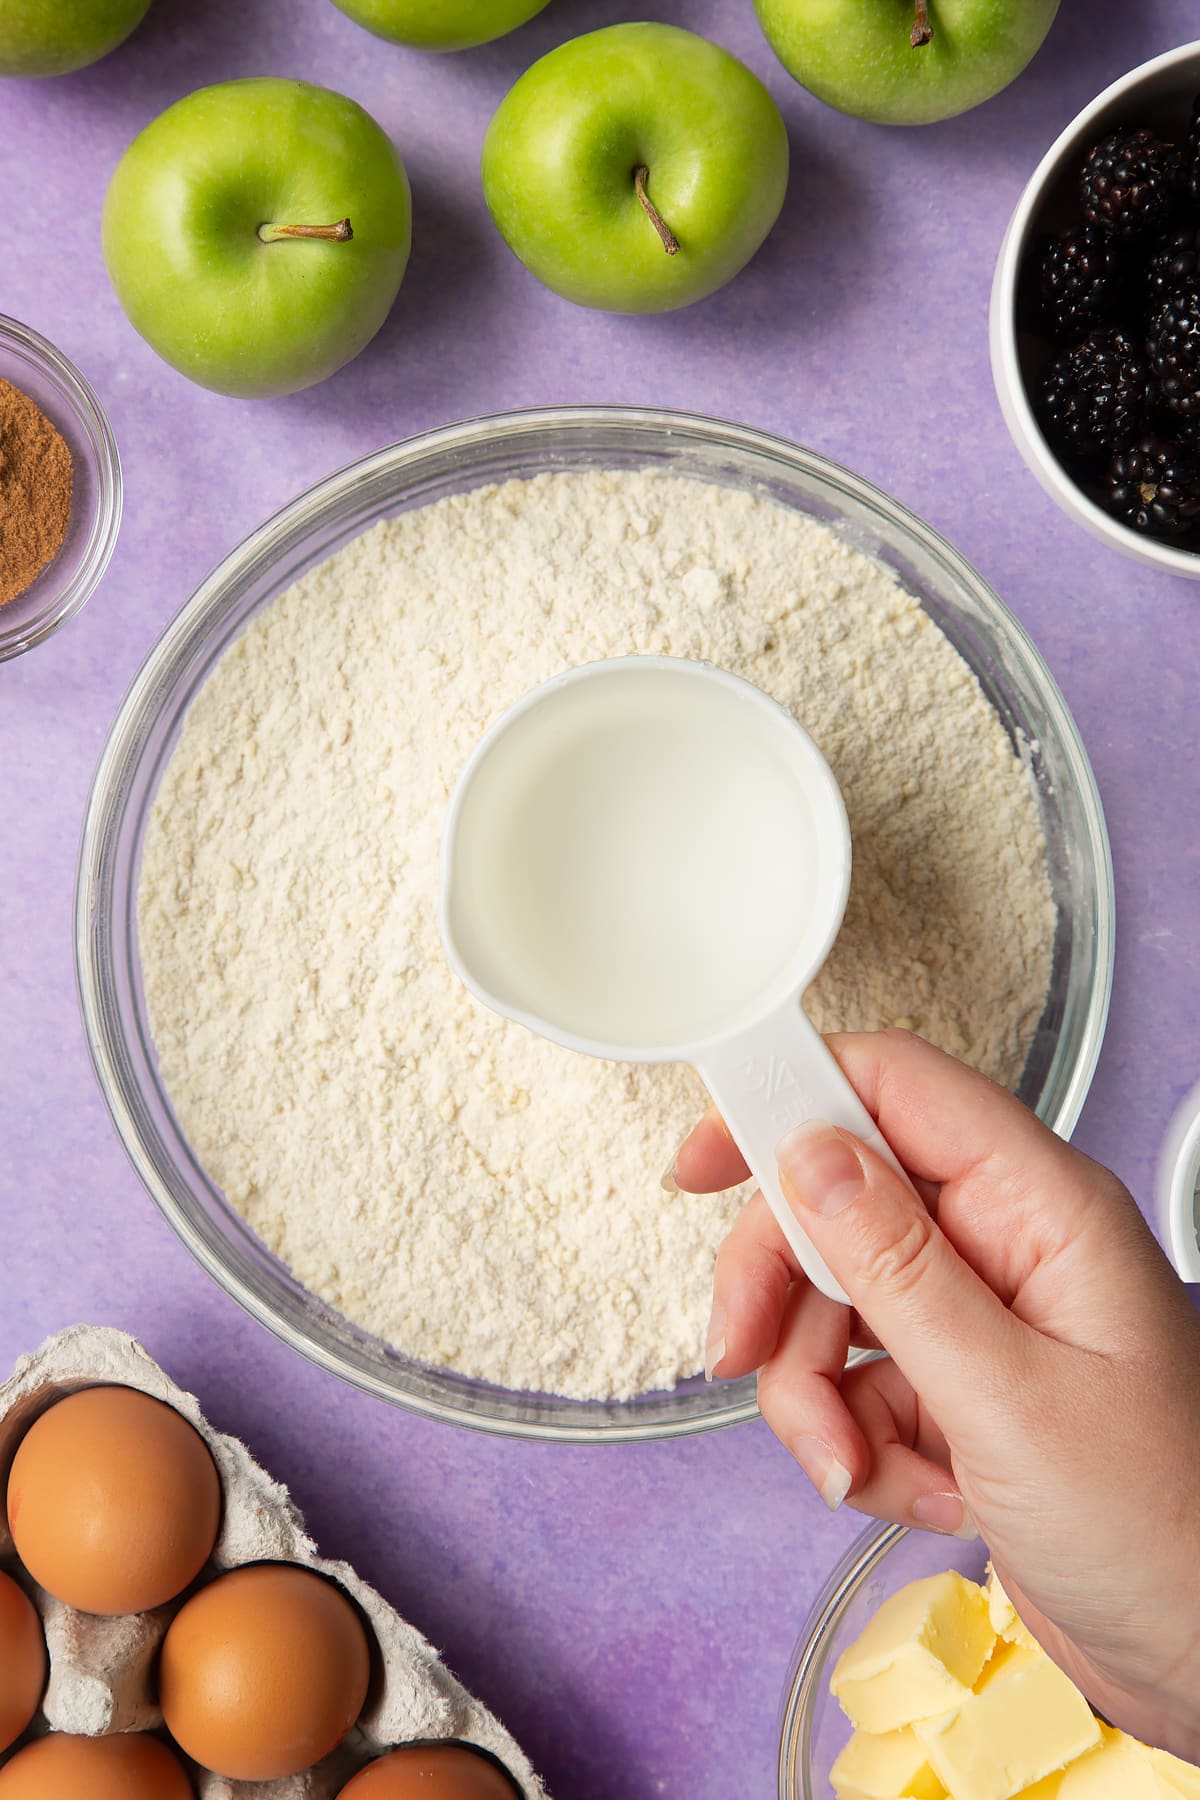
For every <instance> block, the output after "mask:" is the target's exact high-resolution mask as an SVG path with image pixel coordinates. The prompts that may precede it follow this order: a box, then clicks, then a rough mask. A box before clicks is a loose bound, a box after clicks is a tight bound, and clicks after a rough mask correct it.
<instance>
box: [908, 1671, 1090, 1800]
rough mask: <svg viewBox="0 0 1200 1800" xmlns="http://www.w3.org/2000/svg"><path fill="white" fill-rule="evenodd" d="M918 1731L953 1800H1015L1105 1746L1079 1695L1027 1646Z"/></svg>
mask: <svg viewBox="0 0 1200 1800" xmlns="http://www.w3.org/2000/svg"><path fill="white" fill-rule="evenodd" d="M915 1729H916V1733H917V1736H918V1737H919V1738H920V1740H921V1742H922V1743H923V1744H924V1746H925V1749H926V1750H927V1752H928V1754H929V1760H930V1763H931V1764H932V1765H933V1768H934V1770H935V1771H936V1773H937V1775H938V1778H939V1779H940V1781H941V1782H942V1783H943V1785H944V1786H945V1787H946V1788H948V1789H949V1791H950V1792H951V1793H952V1794H953V1795H954V1800H1013V1796H1014V1795H1016V1794H1019V1793H1021V1791H1022V1789H1024V1788H1029V1787H1033V1786H1034V1784H1035V1783H1036V1782H1039V1781H1044V1780H1045V1778H1046V1776H1048V1775H1053V1774H1054V1773H1055V1772H1056V1771H1057V1770H1059V1769H1064V1768H1065V1767H1066V1765H1067V1764H1068V1763H1070V1762H1073V1761H1074V1759H1075V1758H1076V1757H1077V1756H1082V1755H1083V1753H1084V1751H1086V1750H1089V1749H1091V1747H1092V1746H1093V1745H1094V1744H1098V1743H1099V1742H1100V1727H1099V1725H1098V1723H1097V1721H1096V1719H1095V1718H1094V1717H1093V1715H1092V1710H1091V1708H1090V1707H1089V1705H1088V1703H1087V1701H1086V1700H1085V1699H1084V1697H1083V1695H1082V1694H1081V1693H1080V1692H1079V1689H1078V1688H1077V1687H1076V1686H1075V1684H1074V1683H1073V1682H1072V1681H1070V1680H1069V1679H1068V1678H1067V1676H1066V1675H1064V1674H1063V1672H1062V1670H1061V1669H1060V1668H1058V1666H1057V1664H1055V1663H1053V1662H1051V1660H1050V1658H1049V1657H1048V1656H1046V1655H1044V1654H1043V1653H1042V1652H1041V1651H1039V1650H1030V1649H1028V1648H1027V1647H1026V1646H1025V1645H1024V1644H1011V1645H1010V1646H1009V1647H1008V1649H1007V1650H1006V1651H1005V1652H1003V1653H1001V1654H999V1655H997V1656H995V1657H993V1658H992V1661H991V1665H990V1667H989V1669H988V1672H987V1675H986V1677H985V1679H984V1680H983V1681H981V1682H980V1683H979V1687H978V1691H977V1692H975V1693H973V1694H969V1695H968V1696H967V1697H966V1699H965V1700H963V1701H962V1703H961V1704H960V1705H959V1706H957V1707H956V1708H955V1709H954V1710H953V1711H951V1710H947V1712H945V1713H944V1714H943V1715H942V1716H941V1717H940V1718H936V1719H925V1720H921V1721H919V1722H918V1723H917V1724H916V1726H915ZM1060 1792H1061V1790H1060Z"/></svg>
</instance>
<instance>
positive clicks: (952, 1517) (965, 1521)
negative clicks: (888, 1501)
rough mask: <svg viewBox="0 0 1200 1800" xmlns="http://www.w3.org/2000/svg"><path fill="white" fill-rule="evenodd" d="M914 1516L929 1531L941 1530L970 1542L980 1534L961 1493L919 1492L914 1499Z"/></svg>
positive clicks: (947, 1534)
mask: <svg viewBox="0 0 1200 1800" xmlns="http://www.w3.org/2000/svg"><path fill="white" fill-rule="evenodd" d="M912 1516H913V1520H914V1522H915V1523H916V1524H918V1525H924V1526H925V1528H926V1529H927V1530H928V1531H941V1532H944V1533H945V1535H946V1536H947V1537H956V1538H962V1539H964V1540H965V1542H967V1543H968V1544H973V1543H974V1542H975V1540H976V1538H977V1537H978V1536H979V1529H978V1527H977V1526H976V1524H975V1521H974V1519H973V1518H972V1517H971V1515H970V1513H969V1512H968V1511H967V1509H966V1507H965V1506H964V1504H963V1498H962V1495H961V1494H919V1495H918V1496H917V1498H916V1499H915V1500H914V1501H913V1509H912Z"/></svg>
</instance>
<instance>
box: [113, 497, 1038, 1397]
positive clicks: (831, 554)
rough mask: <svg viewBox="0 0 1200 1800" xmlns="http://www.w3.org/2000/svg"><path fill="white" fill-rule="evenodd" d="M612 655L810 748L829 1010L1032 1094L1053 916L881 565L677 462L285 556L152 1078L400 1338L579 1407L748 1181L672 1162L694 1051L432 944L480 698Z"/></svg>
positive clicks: (815, 1008)
mask: <svg viewBox="0 0 1200 1800" xmlns="http://www.w3.org/2000/svg"><path fill="white" fill-rule="evenodd" d="M630 654H660V655H662V654H665V655H671V656H687V657H701V658H705V659H707V660H709V661H712V662H714V663H717V664H719V665H720V666H721V667H722V668H725V669H731V670H733V671H734V672H736V673H737V674H740V675H743V676H746V677H748V679H749V680H751V681H753V682H757V683H758V684H759V685H760V686H761V687H763V688H765V689H766V691H767V692H768V693H770V694H772V695H774V696H775V698H776V699H777V700H780V701H782V702H784V703H785V704H786V705H788V706H790V707H791V708H792V709H793V710H794V711H795V713H796V715H797V716H798V718H799V719H800V720H801V721H802V723H803V724H804V725H805V726H807V728H808V730H809V731H810V732H811V733H812V735H813V737H814V738H815V739H816V741H817V743H818V744H819V745H820V747H821V749H822V750H823V751H824V753H825V755H826V757H827V758H828V760H829V762H830V764H831V765H832V767H833V771H834V774H835V775H836V776H837V778H838V780H839V782H840V783H841V786H842V791H843V793H844V794H845V798H846V805H847V808H848V811H849V815H850V824H851V831H852V834H853V842H854V877H853V885H852V890H851V896H850V904H849V908H848V911H847V915H846V923H845V926H844V928H843V930H842V933H841V936H840V937H839V939H838V942H837V944H836V946H835V948H834V951H833V953H832V955H831V957H830V960H829V962H828V964H827V965H826V967H825V969H824V970H823V971H822V973H821V975H820V977H819V978H818V980H817V982H816V983H815V985H814V987H813V988H812V990H811V991H810V994H809V999H808V1005H809V1011H810V1013H811V1016H812V1018H813V1019H814V1021H815V1023H816V1024H817V1025H818V1026H819V1027H820V1028H821V1029H823V1030H831V1029H836V1028H841V1027H849V1028H863V1029H865V1028H872V1027H876V1026H881V1025H886V1024H893V1023H902V1024H905V1025H908V1026H911V1027H912V1028H913V1029H914V1030H916V1031H919V1032H921V1033H922V1034H923V1035H924V1036H926V1037H929V1038H932V1039H933V1040H934V1041H935V1042H936V1043H939V1044H941V1045H943V1046H944V1047H945V1048H946V1049H948V1050H951V1051H953V1052H954V1053H955V1054H956V1055H959V1056H962V1057H965V1058H966V1059H967V1060H968V1061H969V1062H972V1063H974V1064H975V1065H976V1066H977V1067H979V1068H981V1069H983V1070H985V1071H986V1072H987V1073H988V1074H989V1075H992V1076H994V1077H995V1078H996V1079H998V1080H1000V1081H1002V1082H1005V1083H1008V1084H1009V1085H1015V1083H1016V1081H1017V1080H1018V1078H1019V1076H1020V1073H1021V1069H1022V1067H1023V1064H1024V1061H1025V1056H1026V1053H1027V1050H1028V1047H1029V1044H1030V1041H1031V1039H1032V1037H1033V1033H1034V1029H1035V1027H1036V1025H1037V1022H1038V1019H1039V1017H1040V1014H1041V1011H1042V1006H1043V1001H1044V998H1045V994H1046V990H1047V986H1048V982H1049V976H1050V963H1051V950H1052V943H1053V935H1054V909H1053V903H1052V899H1051V894H1050V887H1049V880H1048V875H1047V870H1046V866H1045V850H1044V843H1043V838H1042V832H1041V827H1040V823H1039V818H1038V809H1037V801H1036V796H1035V793H1034V788H1033V784H1032V780H1031V777H1030V775H1029V773H1028V770H1027V769H1026V768H1025V767H1024V766H1023V765H1022V763H1021V762H1020V761H1018V759H1017V758H1016V757H1015V756H1014V754H1013V751H1012V747H1011V745H1010V743H1009V740H1008V738H1007V736H1006V734H1005V731H1004V729H1003V726H1002V725H1001V723H1000V720H999V718H998V717H997V715H996V714H995V712H994V711H993V709H992V708H991V706H990V705H989V704H988V702H987V701H986V700H985V698H984V696H983V694H982V692H981V690H980V688H979V686H978V684H977V683H976V681H975V678H974V676H973V675H972V674H971V672H970V670H969V669H968V668H967V666H966V665H965V663H963V662H962V660H961V659H960V657H959V656H958V654H957V652H956V651H955V650H954V649H953V648H952V647H951V645H950V643H949V642H948V641H947V640H946V639H945V638H944V637H943V636H942V635H941V633H940V632H939V631H938V630H937V628H936V626H935V625H933V623H932V622H931V621H930V620H929V619H928V618H927V617H926V615H925V614H924V613H923V612H922V611H921V609H920V607H919V606H918V604H917V602H916V601H915V600H913V599H912V598H911V597H909V596H908V595H906V594H905V593H904V592H902V591H901V589H900V588H899V587H898V586H897V584H896V583H895V582H894V580H893V579H892V578H891V577H890V576H889V575H888V574H887V573H886V572H885V571H884V570H882V569H881V568H879V567H878V566H877V565H875V564H874V563H873V562H871V561H869V560H868V559H867V558H866V557H864V556H863V555H862V554H861V553H859V552H857V551H855V550H854V549H853V548H851V547H850V546H849V545H848V544H846V543H845V542H844V541H842V540H841V539H840V538H838V537H837V536H835V535H834V534H833V533H831V532H830V531H828V530H827V529H826V528H824V527H823V526H820V525H818V524H815V523H813V522H811V521H808V520H806V519H803V518H801V517H799V516H797V515H795V514H793V513H790V512H788V511H786V510H785V509H784V508H782V507H779V506H777V505H775V504H774V503H772V502H770V501H768V500H765V499H760V498H757V497H755V496H751V495H747V494H743V493H739V492H734V491H732V490H726V489H720V488H713V487H709V486H705V485H702V484H700V483H698V482H693V481H689V480H684V479H678V478H668V477H663V476H656V475H652V476H647V475H641V474H635V473H608V472H596V473H583V474H554V475H544V476H539V477H537V478H536V479H533V480H530V481H513V482H508V483H506V484H504V485H503V486H499V487H491V488H480V489H476V490H475V491H473V492H471V493H467V494H463V495H460V496H457V497H455V498H453V499H450V500H445V501H442V502H440V503H438V504H437V505H433V506H429V507H426V508H422V509H419V510H416V511H413V512H408V513H405V514H403V515H401V516H400V517H398V518H396V519H393V520H390V521H387V522H385V523H383V524H381V525H378V526H376V527H375V528H374V529H373V530H371V531H369V532H368V533H367V534H366V535H365V536H363V537H361V538H359V539H358V540H357V541H355V542H354V543H352V544H350V545H349V546H348V547H347V548H346V549H344V550H343V551H341V552H340V553H339V554H338V555H336V556H334V557H333V558H332V559H331V560H330V561H328V562H326V563H325V564H324V565H322V566H321V567H320V568H318V569H316V570H314V571H313V572H312V573H311V574H309V575H307V576H305V577H304V578H303V579H302V580H301V581H299V582H297V583H296V585H295V586H294V587H292V588H291V589H289V590H288V591H287V592H286V593H285V594H283V595H282V596H281V597H280V599H279V600H278V601H276V602H275V603H274V605H272V606H271V607H270V608H268V609H267V611H265V612H264V613H262V614H261V615H259V616H258V617H257V618H256V619H255V620H254V621H253V622H252V624H251V625H250V626H249V627H248V629H247V630H246V631H245V633H244V634H243V635H242V636H241V637H240V638H239V639H238V641H237V642H236V643H235V644H234V645H233V646H232V647H231V648H230V649H229V650H228V651H227V652H226V654H225V655H224V657H223V658H222V659H221V661H220V663H219V664H218V666H217V668H216V669H215V671H214V673H213V675H212V676H211V677H210V679H209V681H208V682H207V684H206V686H205V687H204V688H203V689H202V690H201V692H200V694H199V695H198V697H197V698H196V700H195V701H194V703H193V705H192V707H191V710H190V712H189V714H188V717H187V720H186V723H185V726H184V730H183V733H182V736H181V738H180V740H179V743H178V745H177V747H176V749H175V752H174V754H173V756H172V758H171V761H170V764H169V766H168V768H167V770H166V773H165V775H164V778H163V780H162V783H161V786H160V789H159V792H158V795H157V798H156V803H155V807H154V812H153V816H152V820H151V823H150V827H149V830H148V833H147V840H146V848H145V855H144V861H143V868H142V875H141V887H140V894H139V915H140V921H139V922H140V940H141V942H140V948H141V958H142V968H143V974H144V980H145V987H146V995H147V1002H148V1007H149V1014H150V1020H151V1025H152V1030H153V1034H154V1039H155V1043H156V1047H157V1051H158V1056H159V1060H160V1067H161V1073H162V1077H163V1080H164V1082H165V1085H166V1088H167V1090H168V1092H169V1094H170V1096H171V1099H172V1102H173V1104H174V1106H175V1109H176V1112H177V1114H178V1117H179V1119H180V1122H181V1124H182V1127H183V1129H184V1131H185V1132H186V1134H187V1136H188V1138H189V1140H190V1142H191V1144H192V1146H193V1148H194V1150H195V1152H196V1154H197V1155H198V1157H199V1158H200V1160H201V1162H202V1163H203V1164H204V1166H205V1168H206V1169H207V1170H208V1172H209V1174H210V1175H211V1176H212V1178H213V1179H214V1180H215V1181H216V1182H217V1183H218V1184H219V1186H220V1187H221V1188H222V1189H223V1191H224V1192H225V1194H226V1195H227V1196H228V1198H229V1200H230V1202H231V1204H232V1205H233V1206H234V1207H236V1208H237V1210H238V1211H239V1212H240V1213H241V1214H242V1215H243V1216H244V1217H245V1218H246V1220H247V1221H248V1222H249V1224H250V1225H251V1226H252V1227H253V1228H254V1230H255V1231H256V1232H257V1233H258V1234H259V1236H260V1237H261V1238H262V1239H263V1240H264V1241H265V1242H266V1244H267V1245H268V1246H269V1247H270V1249H271V1250H273V1251H274V1252H275V1253H276V1254H277V1255H278V1256H280V1257H281V1258H282V1260H283V1261H284V1262H286V1263H287V1264H288V1265H289V1266H290V1267H291V1268H292V1269H293V1270H294V1272H295V1274H296V1276H297V1277H298V1279H299V1280H300V1281H302V1282H303V1283H304V1284H305V1286H306V1287H308V1288H310V1289H311V1290H312V1291H313V1292H314V1293H316V1294H319V1295H320V1296H321V1297H322V1298H323V1299H325V1300H327V1301H328V1302H330V1303H331V1304H332V1305H333V1306H335V1307H336V1308H337V1309H338V1310H339V1311H341V1312H342V1313H344V1314H345V1315H346V1317H347V1318H349V1319H351V1320H353V1321H354V1322H355V1323H356V1324H358V1325H360V1326H362V1327H364V1328H365V1329H367V1330H368V1331H371V1332H374V1333H376V1334H377V1335H378V1336H380V1337H381V1338H384V1339H386V1340H387V1341H388V1342H390V1343H391V1344H393V1345H395V1346H396V1347H397V1348H399V1349H400V1350H402V1351H405V1352H406V1353H408V1354H409V1355H411V1356H414V1357H417V1358H419V1359H421V1360H422V1361H425V1362H429V1363H434V1364H440V1365H443V1366H448V1367H450V1368H454V1369H457V1370H459V1371H461V1372H462V1373H463V1374H466V1375H470V1376H478V1377H483V1378H485V1379H487V1380H490V1381H494V1382H498V1383H500V1384H502V1385H504V1386H507V1387H513V1388H532V1389H540V1390H545V1391H549V1392H553V1393H557V1394H562V1395H569V1396H576V1397H579V1398H593V1397H595V1398H600V1397H614V1398H619V1397H624V1396H628V1395H632V1394H635V1393H639V1392H643V1391H645V1390H648V1389H651V1388H661V1387H668V1386H670V1385H671V1384H673V1383H674V1382H675V1381H677V1380H678V1379H680V1378H681V1377H682V1376H685V1375H689V1374H692V1373H694V1372H695V1371H696V1369H697V1368H698V1367H699V1365H700V1362H701V1360H702V1343H703V1337H704V1330H705V1325H706V1323H707V1318H708V1308H709V1301H710V1284H711V1271H712V1259H713V1254H714V1252H715V1250H716V1247H717V1245H718V1243H719V1242H720V1239H721V1237H722V1236H723V1234H724V1233H725V1231H726V1230H727V1229H728V1227H729V1225H730V1224H731V1222H732V1220H733V1218H734V1216H735V1214H736V1212H737V1210H738V1206H739V1204H740V1199H741V1196H740V1195H739V1194H737V1193H730V1194H725V1195H720V1196H717V1197H713V1198H704V1199H697V1198H692V1197H690V1196H688V1195H686V1194H678V1195H667V1194H665V1193H664V1192H663V1189H662V1187H661V1185H660V1177H661V1174H662V1171H663V1169H664V1167H665V1166H666V1165H667V1164H668V1162H669V1161H670V1159H671V1157H672V1155H673V1154H674V1151H675V1149H676V1147H677V1144H678V1142H679V1139H680V1138H681V1137H682V1135H683V1133H684V1132H685V1131H686V1130H687V1129H688V1128H689V1126H690V1125H691V1123H692V1122H693V1120H694V1119H695V1116H696V1114H697V1112H698V1111H699V1109H700V1108H701V1107H702V1106H703V1104H704V1094H703V1091H702V1089H701V1087H700V1085H699V1082H698V1081H697V1079H696V1077H695V1076H694V1075H693V1074H692V1073H691V1071H690V1070H687V1069H681V1068H642V1067H625V1066H616V1065H612V1064H605V1063H599V1062H594V1061H592V1060H590V1059H588V1058H585V1057H582V1056H576V1055H574V1054H573V1053H571V1052H569V1051H566V1050H562V1049H560V1048H558V1047H557V1046H554V1045H551V1044H547V1043H544V1042H543V1041H542V1040H541V1039H539V1038H537V1037H534V1036H533V1035H532V1034H530V1033H528V1032H526V1031H524V1030H522V1029H521V1028H520V1027H519V1026H516V1025H513V1024H510V1023H508V1022H506V1021H502V1020H500V1019H498V1018H496V1017H494V1016H493V1015H492V1014H491V1013H489V1012H487V1011H486V1010H485V1009H484V1008H482V1007H481V1006H479V1005H478V1004H477V1003H476V1002H475V1001H474V1000H472V999H471V998H470V996H469V995H468V994H467V993H466V991H465V990H464V989H463V988H462V987H461V986H460V985H459V984H458V982H457V981H456V980H455V978H454V977H453V976H452V975H451V973H450V971H449V970H448V968H447V967H446V964H445V961H444V959H443V955H442V949H441V940H440V937H439V933H438V924H437V903H438V853H439V839H440V832H441V825H442V819H443V814H444V809H445V805H446V802H447V799H448V796H449V793H450V790H451V788H452V786H453V784H454V782H455V780H456V778H457V776H458V773H459V770H460V768H461V767H462V764H463V763H464V761H465V760H466V758H467V756H468V754H469V752H470V750H471V749H472V747H473V746H474V744H475V742H476V741H477V739H478V738H479V736H480V735H481V733H482V732H483V731H484V729H485V728H486V726H487V725H488V723H489V722H490V721H491V720H492V719H493V718H494V717H495V715H496V714H497V713H498V712H500V711H501V710H503V709H504V708H505V707H507V706H508V705H510V704H511V703H512V702H513V701H514V700H516V699H517V698H518V697H519V696H520V695H521V694H522V693H524V692H525V690H526V689H527V688H529V687H532V686H533V685H534V684H535V683H537V682H540V681H544V680H546V679H547V678H548V677H549V676H551V675H554V674H556V673H558V672H559V671H560V670H562V669H564V668H565V667H567V666H568V665H571V664H575V663H581V662H588V661H592V660H595V659H596V658H598V657H606V656H619V655H630ZM719 854H720V847H719V846H714V855H719ZM661 880H662V881H663V882H665V883H666V884H668V886H674V885H676V878H675V875H674V873H673V871H672V870H671V869H670V868H669V867H664V868H663V870H662V871H661ZM678 904H679V906H680V907H681V908H684V907H686V906H687V904H688V894H687V889H686V887H684V886H682V885H681V886H679V891H678Z"/></svg>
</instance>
